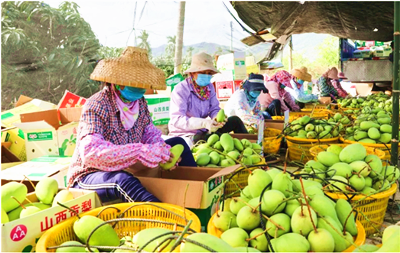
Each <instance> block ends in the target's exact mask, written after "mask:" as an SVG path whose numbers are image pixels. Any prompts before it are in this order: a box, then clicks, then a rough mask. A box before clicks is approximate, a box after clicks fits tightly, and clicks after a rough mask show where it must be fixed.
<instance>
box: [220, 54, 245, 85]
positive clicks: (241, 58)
mask: <svg viewBox="0 0 400 253" xmlns="http://www.w3.org/2000/svg"><path fill="white" fill-rule="evenodd" d="M245 62H246V59H245V52H234V53H230V54H224V55H220V56H219V57H218V60H217V69H218V70H219V71H220V72H221V73H223V74H224V73H229V74H231V75H232V76H233V80H243V79H246V77H247V73H246V63H245Z"/></svg>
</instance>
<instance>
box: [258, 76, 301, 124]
mask: <svg viewBox="0 0 400 253" xmlns="http://www.w3.org/2000/svg"><path fill="white" fill-rule="evenodd" d="M292 79H293V77H292V75H291V74H290V73H289V72H287V71H286V70H279V71H278V72H276V73H275V74H274V75H272V76H271V77H270V78H269V79H268V80H267V82H265V87H266V88H267V90H268V93H264V94H260V96H259V98H258V100H259V101H260V103H261V105H262V106H264V107H265V108H266V111H265V112H263V114H264V116H265V118H270V116H280V115H281V114H282V113H283V112H285V111H300V107H299V106H298V105H297V104H296V102H295V99H294V98H293V97H292V96H291V95H290V93H289V92H287V91H286V87H288V88H290V89H293V88H292V84H291V80H292Z"/></svg>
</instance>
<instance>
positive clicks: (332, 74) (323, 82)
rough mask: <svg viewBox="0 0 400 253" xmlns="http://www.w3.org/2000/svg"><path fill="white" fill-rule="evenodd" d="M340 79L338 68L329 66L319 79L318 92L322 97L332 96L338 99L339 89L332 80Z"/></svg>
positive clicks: (333, 98)
mask: <svg viewBox="0 0 400 253" xmlns="http://www.w3.org/2000/svg"><path fill="white" fill-rule="evenodd" d="M334 79H339V77H338V70H337V68H335V67H333V68H329V69H328V70H327V71H326V72H325V73H324V74H323V75H322V76H321V77H320V78H319V79H318V81H317V88H318V92H319V93H320V96H321V97H331V98H332V101H336V97H337V96H338V91H337V90H336V89H335V87H334V86H333V85H332V80H334Z"/></svg>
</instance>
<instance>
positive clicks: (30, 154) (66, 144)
mask: <svg viewBox="0 0 400 253" xmlns="http://www.w3.org/2000/svg"><path fill="white" fill-rule="evenodd" d="M81 111H82V108H79V107H78V108H61V109H59V110H56V109H53V110H47V111H41V112H34V113H26V114H21V123H15V124H14V125H15V126H17V127H18V128H20V129H21V130H22V131H23V132H24V138H25V140H26V143H25V145H26V155H27V160H28V161H30V160H32V159H34V158H37V157H41V156H46V155H48V156H72V155H73V152H74V150H75V146H76V133H77V130H76V129H77V127H78V125H79V119H80V116H81ZM59 117H60V118H59ZM59 119H60V121H59ZM59 122H61V125H60V123H59Z"/></svg>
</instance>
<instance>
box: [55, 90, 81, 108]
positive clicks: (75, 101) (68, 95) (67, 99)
mask: <svg viewBox="0 0 400 253" xmlns="http://www.w3.org/2000/svg"><path fill="white" fill-rule="evenodd" d="M85 102H86V98H83V97H80V96H78V95H75V94H74V93H72V92H70V91H68V90H66V91H65V93H64V96H63V97H62V98H61V100H60V102H59V103H58V106H57V108H71V107H82V106H83V105H84V104H85Z"/></svg>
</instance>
